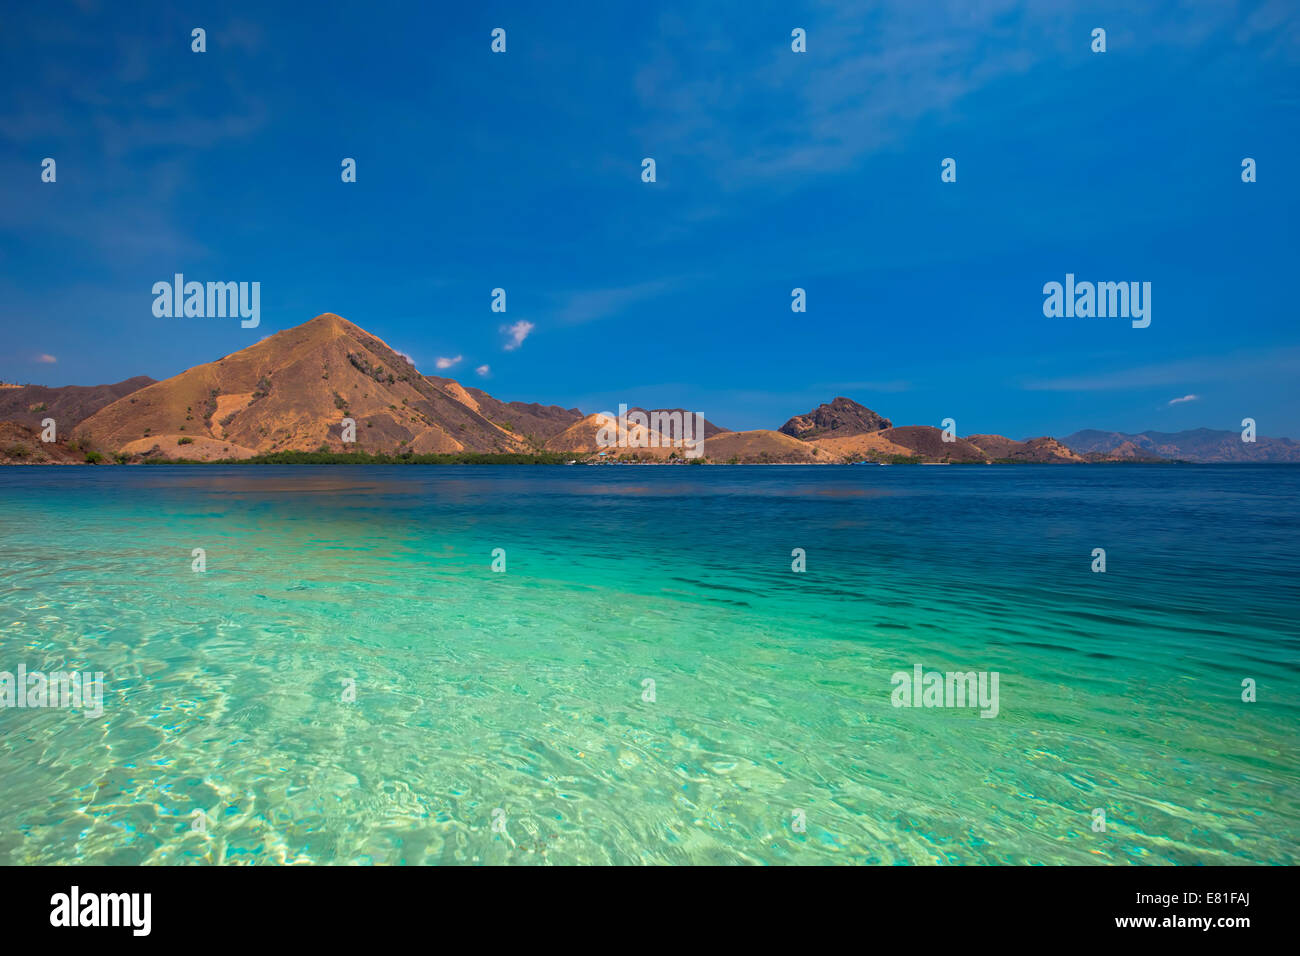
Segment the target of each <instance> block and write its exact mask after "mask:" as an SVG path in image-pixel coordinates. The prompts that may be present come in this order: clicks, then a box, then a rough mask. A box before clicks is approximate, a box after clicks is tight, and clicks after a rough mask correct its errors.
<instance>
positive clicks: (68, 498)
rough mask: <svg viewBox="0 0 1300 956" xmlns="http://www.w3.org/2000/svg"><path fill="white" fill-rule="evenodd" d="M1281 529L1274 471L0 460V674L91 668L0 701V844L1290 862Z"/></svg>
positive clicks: (1295, 671)
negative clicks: (53, 692)
mask: <svg viewBox="0 0 1300 956" xmlns="http://www.w3.org/2000/svg"><path fill="white" fill-rule="evenodd" d="M1297 530H1300V468H1292V467H1285V466H1280V467H1252V466H1226V467H1214V466H1189V467H1181V466H1178V467H1175V466H1155V467H1143V466H1131V467H1130V466H1116V467H1101V466H1006V467H983V466H970V467H900V466H895V467H891V468H878V467H851V468H833V467H820V468H818V467H792V466H785V467H782V466H776V467H744V468H726V467H685V466H683V467H605V468H584V467H571V468H565V467H530V466H516V467H503V468H494V467H482V466H467V467H420V466H399V467H391V468H381V467H364V468H362V467H356V466H334V467H266V466H243V467H216V466H202V467H194V466H191V467H183V466H178V467H166V466H148V467H132V468H121V467H115V468H83V467H65V468H56V467H47V468H35V467H26V468H23V467H12V468H5V469H0V671H10V672H12V671H14V670H15V669H16V668H17V666H18V665H19V664H23V665H25V666H26V667H27V668H28V669H29V670H43V671H47V672H48V671H55V670H61V669H78V670H88V671H103V672H104V674H105V681H106V689H105V694H104V712H103V714H102V716H100V717H98V718H88V717H86V716H84V715H83V714H82V713H81V712H78V711H75V710H66V709H53V708H51V709H44V710H41V709H12V708H6V709H0V781H2V793H3V797H2V798H0V863H7V864H13V863H58V862H87V863H187V862H319V863H470V862H480V863H546V862H549V863H594V862H601V863H604V862H611V863H635V862H647V863H760V862H762V863H787V862H788V863H805V864H807V863H900V862H911V863H1296V862H1297V856H1298V854H1297V850H1296V844H1297V836H1298V834H1300V826H1298V823H1300V778H1298V774H1297V756H1296V750H1297V748H1296V745H1297V716H1298V706H1300V705H1298V704H1297V699H1298V697H1297V691H1298V690H1300V687H1298V685H1300V634H1298V631H1297V626H1296V624H1295V612H1296V609H1297V605H1298V604H1300V585H1298V584H1297V581H1298V580H1300V578H1298V576H1297V568H1300V540H1298V538H1297ZM1098 547H1101V548H1105V549H1106V552H1107V571H1106V573H1104V574H1095V573H1092V571H1091V570H1090V566H1091V564H1092V549H1094V548H1098ZM194 548H203V549H205V551H206V555H207V570H206V571H205V572H203V573H196V572H194V571H193V570H192V569H191V561H192V560H193V559H192V557H191V552H192V549H194ZM495 548H504V549H505V551H506V571H505V573H495V572H493V571H492V568H491V564H492V560H493V555H492V552H493V549H495ZM794 548H804V549H806V552H807V571H806V572H805V573H802V574H798V573H793V572H792V571H791V561H792V558H791V550H792V549H794ZM915 664H921V665H922V666H923V667H924V668H925V669H926V670H932V669H934V670H941V671H948V670H960V671H969V670H975V671H996V672H998V673H999V675H1000V685H999V713H998V715H997V717H996V718H993V719H983V718H980V716H979V713H978V711H977V710H975V709H972V708H930V709H925V708H896V707H894V706H892V704H891V691H892V690H893V686H892V684H891V675H892V674H893V673H894V672H896V671H900V670H901V671H907V672H910V671H911V670H912V667H913V665H915ZM1244 678H1253V679H1254V680H1255V681H1256V682H1257V685H1258V701H1257V702H1255V703H1244V702H1243V701H1242V699H1241V696H1242V680H1243V679H1244ZM646 679H651V680H653V681H654V700H653V702H651V701H647V700H644V699H643V693H644V691H643V681H645V680H646ZM345 680H354V681H355V682H356V684H355V686H356V700H355V702H347V701H344V700H343V699H342V697H343V685H344V681H345ZM1094 808H1103V809H1104V810H1105V813H1106V822H1107V827H1106V831H1105V832H1104V833H1100V832H1093V828H1092V819H1093V818H1092V811H1093V810H1094ZM196 809H198V810H202V811H204V813H206V814H207V817H206V820H207V826H206V832H203V833H198V832H194V831H193V829H192V826H193V824H192V821H193V819H194V811H195V810H196ZM498 809H499V810H501V811H503V813H502V814H497V815H496V816H495V818H494V811H495V810H498ZM797 811H802V814H803V816H804V818H805V819H806V830H805V832H798V831H797V830H796V829H795V827H794V826H793V825H792V824H793V820H794V816H793V815H794V814H795V813H796V812H797ZM494 819H496V820H498V821H499V824H504V832H500V829H499V826H498V827H497V828H494V825H493V823H494Z"/></svg>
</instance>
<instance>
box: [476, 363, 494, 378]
mask: <svg viewBox="0 0 1300 956" xmlns="http://www.w3.org/2000/svg"><path fill="white" fill-rule="evenodd" d="M474 371H476V372H478V373H479V374H480V375H483V376H486V375H487V374H488V372H490V371H492V368H491V366H488V365H480V366H479V367H478V368H476V369H474Z"/></svg>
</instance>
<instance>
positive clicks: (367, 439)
mask: <svg viewBox="0 0 1300 956" xmlns="http://www.w3.org/2000/svg"><path fill="white" fill-rule="evenodd" d="M637 411H640V412H645V413H646V415H645V418H646V421H645V422H638V420H637V418H636V416H635V415H634V414H632V413H635V412H637ZM674 412H677V413H682V414H683V415H685V412H684V410H682V409H654V410H648V409H632V410H630V412H629V414H628V417H627V420H625V421H620V420H619V419H617V418H611V417H609V416H606V415H605V414H603V413H597V414H588V415H584V414H583V413H582V412H581V411H579V410H578V409H576V408H567V409H566V408H561V407H560V406H558V405H540V404H537V403H524V402H502V401H500V400H498V399H496V398H493V397H492V396H491V395H489V394H487V393H486V392H484V391H482V390H481V389H477V388H466V387H465V386H463V385H461V384H460V383H459V382H457V381H456V380H455V379H451V378H443V377H439V376H432V375H422V374H421V373H420V372H419V371H417V370H416V368H415V367H414V366H413V365H412V364H411V363H410V362H409V361H408V360H407V359H406V358H405V357H403V356H402V355H401V354H399V353H398V352H397V351H395V350H394V349H392V348H391V347H389V346H388V345H387V344H386V343H384V342H383V341H381V340H380V339H378V338H376V337H375V336H373V335H371V334H370V333H369V332H366V331H365V330H364V329H361V328H359V327H358V326H356V325H354V324H352V323H351V322H348V321H347V320H346V319H343V318H341V317H339V316H337V315H334V314H332V313H326V314H324V315H319V316H317V317H316V318H314V319H312V320H311V321H309V322H306V323H304V324H302V325H299V326H296V327H295V328H292V329H286V330H285V331H283V332H279V333H277V334H275V335H272V336H270V337H269V338H266V339H264V340H262V341H261V342H258V343H257V344H256V345H250V346H249V347H248V348H245V349H242V350H240V351H238V352H235V353H233V354H231V355H227V356H226V357H224V358H221V359H218V360H217V361H215V362H209V363H207V364H205V365H198V366H195V367H194V368H191V369H189V370H187V371H185V372H182V373H180V374H179V375H176V376H173V377H172V378H169V379H166V380H165V381H161V382H156V381H154V380H153V379H150V378H147V377H145V376H137V377H136V378H131V379H127V380H126V381H124V382H118V383H116V384H114V385H98V386H67V387H64V388H46V387H44V386H40V385H24V386H14V385H0V462H8V463H15V462H17V463H22V462H48V463H72V462H81V461H86V460H91V461H108V460H116V461H123V462H139V461H146V460H159V459H164V460H165V459H187V460H198V461H217V460H229V459H246V458H253V457H256V456H261V455H267V454H273V453H276V452H288V451H329V452H335V453H345V452H351V451H355V450H360V451H366V452H371V453H383V454H388V455H403V454H405V453H411V454H415V455H422V454H455V453H479V454H522V455H536V454H543V453H546V454H551V455H557V454H558V455H563V456H565V457H568V456H572V459H573V460H582V461H587V460H590V461H606V460H611V459H623V460H626V459H641V460H667V459H681V458H686V457H689V456H684V455H683V454H682V450H681V448H680V447H672V442H670V441H668V440H667V437H666V436H662V435H660V434H658V433H657V432H656V431H655V430H654V428H655V427H659V428H664V427H665V426H664V424H663V420H662V418H661V416H662V415H665V414H672V413H674ZM49 418H53V419H54V420H55V422H56V424H57V427H58V433H59V435H58V437H59V440H58V441H57V442H55V443H45V442H42V441H41V439H40V431H41V423H42V421H44V420H45V419H49ZM344 418H348V419H351V420H353V421H354V422H355V428H356V435H355V442H346V441H345V440H344V437H345V436H344V433H343V428H342V423H343V419H344ZM943 437H944V436H943V432H942V431H941V430H940V429H938V428H933V427H931V426H928V425H903V426H895V425H894V424H893V423H892V422H891V421H890V420H889V419H887V418H883V417H882V416H880V415H878V414H877V413H876V412H874V411H872V410H871V409H869V408H867V407H865V406H863V405H860V404H859V403H857V402H855V401H853V400H851V399H848V398H843V397H839V398H836V399H834V400H833V401H831V402H829V403H827V404H824V405H819V406H818V407H817V408H815V409H813V410H812V411H810V412H808V413H806V414H803V415H796V416H794V417H793V418H791V419H790V420H789V421H787V422H786V423H785V424H784V425H782V426H781V427H780V429H778V430H776V431H771V430H767V429H755V430H751V431H741V432H737V431H731V430H729V429H726V428H723V427H721V426H719V425H716V424H714V423H712V422H707V421H706V422H704V439H705V440H704V443H703V446H702V457H701V458H700V460H703V461H708V462H715V463H716V462H729V463H762V462H772V463H810V464H816V463H827V464H836V463H844V462H858V461H867V462H883V463H889V462H899V463H901V462H913V461H922V462H929V463H963V462H970V463H983V462H1075V463H1080V462H1089V461H1091V462H1100V461H1117V462H1118V461H1169V460H1184V461H1198V462H1201V461H1203V462H1222V461H1256V462H1258V461H1300V442H1295V441H1292V440H1291V439H1287V438H1262V437H1261V438H1260V439H1259V440H1258V441H1257V442H1255V443H1254V444H1247V443H1243V442H1242V441H1241V438H1240V435H1239V434H1238V433H1236V432H1231V431H1221V432H1220V431H1211V430H1209V429H1196V430H1195V431H1189V432H1178V433H1175V434H1165V433H1160V432H1142V433H1140V434H1137V435H1127V434H1123V433H1120V432H1102V431H1094V430H1086V431H1080V432H1076V433H1075V434H1074V435H1071V436H1069V437H1068V438H1066V439H1063V440H1061V441H1058V440H1056V439H1054V438H1048V437H1042V438H1032V439H1028V440H1025V441H1018V440H1015V439H1011V438H1006V437H1004V436H1001V435H966V436H962V437H959V438H957V439H956V440H955V441H951V442H946V441H944V440H943ZM611 438H614V439H616V440H615V441H614V442H613V444H612V445H611V441H610V439H611ZM602 439H603V440H602ZM638 446H639V447H638ZM646 446H648V447H646Z"/></svg>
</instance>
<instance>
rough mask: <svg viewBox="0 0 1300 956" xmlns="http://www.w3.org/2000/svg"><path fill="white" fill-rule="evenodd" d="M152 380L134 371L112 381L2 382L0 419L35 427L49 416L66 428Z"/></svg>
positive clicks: (62, 427) (59, 427)
mask: <svg viewBox="0 0 1300 956" xmlns="http://www.w3.org/2000/svg"><path fill="white" fill-rule="evenodd" d="M153 383H154V380H153V379H151V378H150V377H149V376H147V375H137V376H136V377H135V378H128V379H126V380H125V381H122V382H117V383H115V384H113V385H64V386H62V387H60V388H50V387H48V386H45V385H18V386H10V385H6V386H3V387H0V421H6V422H19V423H21V424H23V425H30V426H33V427H38V426H39V425H40V424H41V421H42V420H43V419H46V418H53V419H54V422H55V425H56V428H57V430H58V431H59V432H65V431H66V432H70V431H72V429H73V428H74V427H75V426H77V425H80V424H81V423H82V422H83V421H85V420H86V419H87V418H89V417H90V416H91V415H93V414H95V412H97V411H99V410H100V409H101V408H104V407H105V406H106V405H111V404H112V403H113V402H115V401H117V400H118V399H119V398H121V397H122V396H124V395H130V394H131V393H132V392H135V391H139V390H140V389H142V388H144V387H145V386H146V385H152V384H153Z"/></svg>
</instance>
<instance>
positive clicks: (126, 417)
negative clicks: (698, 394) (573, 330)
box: [76, 313, 531, 460]
mask: <svg viewBox="0 0 1300 956" xmlns="http://www.w3.org/2000/svg"><path fill="white" fill-rule="evenodd" d="M467 397H468V396H467V393H466V390H465V389H463V388H461V387H460V385H459V384H457V383H456V382H454V381H453V380H451V379H430V378H426V377H425V376H423V375H421V374H420V373H419V372H418V371H417V370H416V369H415V367H414V366H412V365H411V364H410V363H409V362H408V361H407V360H406V359H405V358H403V357H402V356H400V355H398V354H397V352H395V351H394V350H393V349H391V348H390V347H389V346H388V345H387V344H385V343H384V342H382V341H381V340H379V339H378V338H376V337H375V336H373V335H371V334H370V333H369V332H366V331H365V330H363V329H361V328H358V327H357V326H355V325H353V324H352V323H351V322H348V321H347V320H346V319H343V318H340V317H339V316H337V315H334V314H332V313H326V314H324V315H319V316H317V317H316V318H314V319H312V320H311V321H310V322H306V323H304V324H303V325H300V326H297V327H295V328H292V329H286V330H285V331H283V332H278V333H276V334H275V335H272V336H270V337H269V338H267V339H264V340H263V341H261V342H258V343H257V344H256V345H250V346H249V347H248V348H246V349H242V350H241V351H239V352H235V353H234V354H232V355H227V356H226V357H225V358H222V359H219V360H217V361H216V362H210V363H208V364H206V365H199V366H196V367H194V368H192V369H189V370H188V371H185V372H182V373H181V374H180V375H176V376H174V377H172V378H169V379H167V380H166V381H163V382H157V383H155V384H153V385H149V386H146V387H145V388H142V389H140V390H139V391H137V392H134V393H132V394H131V395H128V396H126V397H125V398H121V399H118V400H117V401H116V402H113V403H112V404H111V405H108V406H107V407H105V408H103V409H101V410H100V411H98V412H97V413H96V414H94V415H92V416H91V417H90V418H89V419H87V420H86V421H84V422H82V424H81V425H80V426H79V427H78V428H77V430H76V433H77V436H78V437H79V438H82V439H84V440H85V441H88V442H90V443H92V444H93V445H94V446H95V447H97V448H99V449H102V450H106V451H108V452H110V453H113V452H117V451H119V450H120V451H123V452H126V453H128V454H149V453H155V454H161V455H163V456H165V457H182V458H197V459H205V460H206V459H212V458H227V457H233V458H241V457H250V456H252V455H254V454H262V453H266V452H273V451H283V450H313V451H314V450H316V449H318V448H321V447H327V448H329V449H330V450H333V451H342V450H345V447H346V448H347V450H353V449H357V450H361V451H385V452H393V451H400V450H406V449H409V450H411V451H414V452H416V453H419V454H424V453H441V452H459V451H474V452H498V453H505V452H526V451H529V450H531V448H530V445H529V443H528V442H527V441H526V440H525V439H524V438H522V437H520V436H519V435H516V434H514V433H513V432H512V431H511V430H510V429H508V428H506V427H503V425H502V424H499V423H497V422H494V421H492V420H491V419H490V418H489V416H488V415H487V414H484V411H482V410H480V409H481V407H482V406H481V404H479V403H478V402H477V401H475V400H473V399H472V398H471V399H470V403H469V404H466V398H467ZM476 406H477V407H476ZM492 410H496V409H495V408H494V409H492ZM345 416H347V417H350V418H352V419H354V420H355V421H356V443H355V444H354V445H348V446H345V445H344V443H343V441H342V436H341V430H340V423H341V420H342V419H343V418H344V417H345ZM186 439H189V440H188V441H186Z"/></svg>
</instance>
